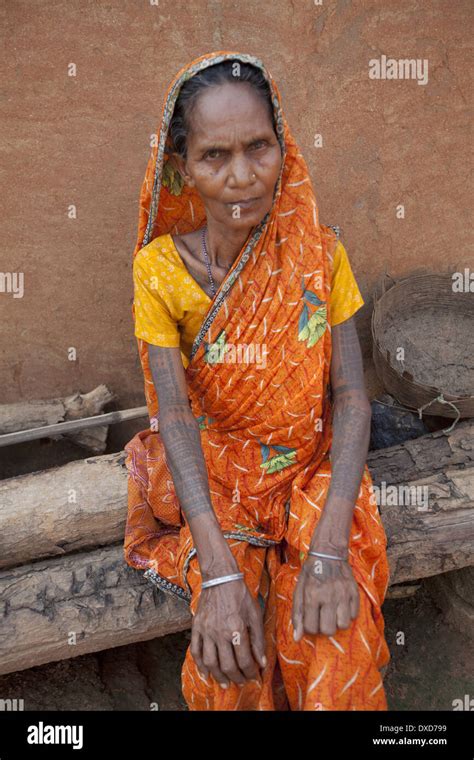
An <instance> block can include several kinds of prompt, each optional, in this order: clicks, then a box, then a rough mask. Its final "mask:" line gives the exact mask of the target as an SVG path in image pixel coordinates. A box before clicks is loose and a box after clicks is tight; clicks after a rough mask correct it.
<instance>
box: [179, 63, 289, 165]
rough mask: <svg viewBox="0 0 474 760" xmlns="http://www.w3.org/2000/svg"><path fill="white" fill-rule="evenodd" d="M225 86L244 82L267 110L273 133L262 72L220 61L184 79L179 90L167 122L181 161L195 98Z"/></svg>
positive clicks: (270, 101) (269, 97)
mask: <svg viewBox="0 0 474 760" xmlns="http://www.w3.org/2000/svg"><path fill="white" fill-rule="evenodd" d="M236 64H238V66H236ZM236 71H237V72H238V73H236ZM227 82H231V83H233V82H247V83H248V84H250V85H251V86H252V87H253V88H254V90H255V92H256V93H257V94H258V96H259V97H261V98H262V100H263V102H264V103H265V105H266V106H267V108H268V113H269V116H270V119H271V121H272V124H273V129H274V130H275V119H274V114H273V105H272V97H271V91H270V86H269V84H268V82H267V80H266V79H265V76H264V74H263V72H262V71H261V70H260V69H259V68H257V67H256V66H252V64H250V63H242V62H241V61H238V60H236V59H230V60H228V61H222V63H217V64H215V65H214V66H208V67H207V68H206V69H203V71H200V72H199V73H198V74H196V75H195V76H193V77H191V79H188V80H187V81H186V82H185V83H184V84H183V86H182V87H181V90H180V92H179V95H178V98H177V101H176V104H175V108H174V112H173V117H172V119H171V122H170V126H169V135H170V138H171V142H172V145H173V150H174V151H175V152H176V153H178V154H179V155H180V156H183V158H186V151H187V144H186V143H187V137H188V134H189V129H190V123H191V117H192V112H193V110H194V108H195V106H196V102H197V99H198V97H199V96H200V95H201V94H202V93H203V92H204V91H205V90H206V89H208V88H209V87H216V86H218V85H221V84H226V83H227ZM275 134H276V130H275Z"/></svg>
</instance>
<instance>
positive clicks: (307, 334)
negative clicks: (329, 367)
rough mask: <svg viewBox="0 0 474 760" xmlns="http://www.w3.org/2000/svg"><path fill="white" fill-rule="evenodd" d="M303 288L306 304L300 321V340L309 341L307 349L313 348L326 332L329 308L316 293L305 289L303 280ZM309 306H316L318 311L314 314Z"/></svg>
mask: <svg viewBox="0 0 474 760" xmlns="http://www.w3.org/2000/svg"><path fill="white" fill-rule="evenodd" d="M301 287H302V288H303V298H304V300H305V304H304V306H303V311H302V312H301V314H300V318H299V321H298V340H307V341H308V342H307V344H306V346H307V348H311V346H314V344H315V343H317V342H318V340H319V339H320V338H321V337H322V335H324V332H325V330H326V327H327V307H326V303H325V301H321V299H320V298H318V296H317V295H316V293H313V291H312V290H308V289H306V288H305V286H304V280H303V279H302V285H301ZM308 304H310V305H311V306H316V310H315V311H313V313H312V314H311V309H310V307H309V306H308Z"/></svg>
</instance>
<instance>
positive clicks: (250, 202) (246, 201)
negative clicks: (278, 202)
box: [228, 198, 260, 208]
mask: <svg viewBox="0 0 474 760" xmlns="http://www.w3.org/2000/svg"><path fill="white" fill-rule="evenodd" d="M259 200H260V198H247V199H244V198H242V199H241V200H240V201H231V202H230V203H228V205H229V206H239V207H241V208H250V206H253V205H254V204H255V203H257V201H259Z"/></svg>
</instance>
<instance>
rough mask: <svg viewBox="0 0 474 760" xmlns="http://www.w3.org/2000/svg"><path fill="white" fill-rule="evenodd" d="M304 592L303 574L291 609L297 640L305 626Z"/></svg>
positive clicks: (295, 638)
mask: <svg viewBox="0 0 474 760" xmlns="http://www.w3.org/2000/svg"><path fill="white" fill-rule="evenodd" d="M303 593H304V579H303V578H302V574H301V573H300V576H299V578H298V582H297V584H296V588H295V590H294V593H293V608H292V611H291V619H292V623H293V638H294V640H295V641H299V640H300V639H301V637H302V636H303V633H304V628H303V614H304V605H303Z"/></svg>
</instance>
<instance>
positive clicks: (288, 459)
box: [259, 441, 296, 474]
mask: <svg viewBox="0 0 474 760" xmlns="http://www.w3.org/2000/svg"><path fill="white" fill-rule="evenodd" d="M259 443H260V451H261V454H262V459H263V462H262V464H261V465H260V467H263V469H264V470H266V471H267V473H268V474H270V473H272V472H278V471H279V470H283V469H284V468H285V467H289V466H290V465H292V464H294V463H295V461H296V449H290V448H288V446H277V445H276V444H271V445H270V446H267V445H266V444H265V443H261V442H260V441H259ZM270 449H273V451H277V452H278V453H277V454H275V455H274V456H272V457H270Z"/></svg>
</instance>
